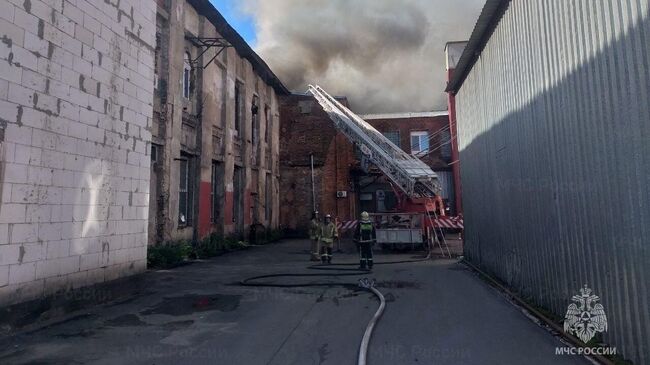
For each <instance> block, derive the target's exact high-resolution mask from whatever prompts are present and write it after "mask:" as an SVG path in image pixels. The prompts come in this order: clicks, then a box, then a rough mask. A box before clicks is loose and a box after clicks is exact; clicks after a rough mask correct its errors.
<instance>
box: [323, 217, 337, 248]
mask: <svg viewBox="0 0 650 365" xmlns="http://www.w3.org/2000/svg"><path fill="white" fill-rule="evenodd" d="M338 236H339V231H338V229H337V228H336V224H334V222H329V224H324V223H323V225H322V226H321V231H320V240H321V241H323V242H325V243H332V242H334V238H336V237H338Z"/></svg>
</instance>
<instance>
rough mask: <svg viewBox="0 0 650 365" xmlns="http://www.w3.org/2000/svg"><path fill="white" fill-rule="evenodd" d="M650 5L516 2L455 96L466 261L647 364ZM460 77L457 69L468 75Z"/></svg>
mask: <svg viewBox="0 0 650 365" xmlns="http://www.w3.org/2000/svg"><path fill="white" fill-rule="evenodd" d="M649 12H650V4H648V1H640V2H638V1H623V0H620V1H619V0H613V1H597V2H593V3H592V2H574V1H554V2H543V1H528V2H526V1H523V2H521V1H512V2H510V5H509V8H508V9H507V10H506V12H505V14H504V16H503V18H502V19H501V21H500V23H499V24H498V26H497V27H496V29H495V31H494V33H493V34H492V36H491V38H490V39H489V41H488V42H487V45H486V47H485V49H484V50H483V52H482V54H481V55H480V58H479V60H478V61H477V63H476V64H475V65H474V67H473V69H472V70H471V72H470V73H469V75H468V77H467V79H466V80H465V82H464V84H463V85H462V87H461V89H460V91H459V92H458V94H457V95H456V101H457V113H458V114H457V117H458V128H459V141H460V148H461V156H460V157H461V161H462V164H461V173H462V181H463V208H464V213H465V240H466V241H465V254H466V257H467V258H468V259H469V260H471V261H472V262H474V263H475V264H477V265H479V266H480V267H481V268H483V269H484V270H486V271H489V272H490V273H492V274H493V275H495V276H497V277H498V278H500V279H501V280H502V281H503V282H505V283H506V284H507V285H509V286H510V287H511V288H513V290H515V291H518V292H519V293H520V295H522V296H523V297H525V298H527V299H529V300H530V301H532V302H534V303H535V304H537V305H539V306H541V307H544V308H547V309H549V310H550V311H551V312H553V313H554V314H555V315H557V316H558V317H560V318H563V317H564V314H565V312H566V310H567V306H568V305H569V304H570V303H571V297H572V296H573V295H576V294H578V293H579V290H580V288H581V287H582V286H583V285H587V286H589V287H590V288H591V289H592V290H593V293H594V294H596V295H598V296H600V298H601V303H602V304H603V306H604V310H605V313H606V315H607V319H608V330H607V332H606V333H604V334H603V335H602V338H603V340H604V341H605V342H607V343H610V344H612V345H614V346H616V347H617V349H618V351H619V352H622V353H623V355H624V356H625V357H627V358H629V359H632V360H634V361H635V363H638V364H647V363H648V362H650V357H648V355H649V354H650V311H648V308H650V287H649V286H648V285H649V283H648V278H649V277H650V271H649V270H650V265H648V263H650V250H649V247H650V245H649V243H650V231H649V228H650V209H648V208H649V207H648V202H650V191H649V187H650V173H649V172H650V164H649V162H650V159H649V158H648V156H650V143H649V140H648V135H649V133H648V132H649V130H648V126H649V123H648V121H649V120H650V104H648V96H649V91H650V72H649V70H650V69H649V68H648V59H650V47H649V46H648V45H649V43H648V39H649V37H650V14H649ZM456 72H459V71H458V69H457V70H456Z"/></svg>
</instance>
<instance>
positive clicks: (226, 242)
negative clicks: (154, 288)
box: [147, 230, 283, 269]
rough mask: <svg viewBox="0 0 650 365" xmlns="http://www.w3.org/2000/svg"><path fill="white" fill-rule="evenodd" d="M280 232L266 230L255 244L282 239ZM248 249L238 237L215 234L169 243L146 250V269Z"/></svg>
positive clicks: (244, 242)
mask: <svg viewBox="0 0 650 365" xmlns="http://www.w3.org/2000/svg"><path fill="white" fill-rule="evenodd" d="M282 237H283V235H282V231H281V230H266V231H265V232H264V234H263V237H261V238H258V239H257V244H268V243H271V242H276V241H278V240H280V239H282ZM248 247H250V245H249V243H248V242H247V241H244V240H242V239H240V237H238V236H227V237H224V236H221V235H218V234H216V233H213V234H211V235H209V236H208V237H206V238H204V239H202V240H200V241H197V242H194V243H191V242H189V241H169V242H165V243H163V244H159V245H155V246H149V247H148V248H147V267H148V268H151V269H169V268H172V267H175V266H178V265H180V264H182V263H183V262H186V261H187V260H193V259H206V258H210V257H215V256H218V255H221V254H223V253H226V252H231V251H238V250H243V249H246V248H248Z"/></svg>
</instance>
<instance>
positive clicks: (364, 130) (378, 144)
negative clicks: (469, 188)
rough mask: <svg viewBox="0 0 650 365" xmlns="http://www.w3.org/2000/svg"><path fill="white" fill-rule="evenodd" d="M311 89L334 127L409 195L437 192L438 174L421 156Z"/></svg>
mask: <svg viewBox="0 0 650 365" xmlns="http://www.w3.org/2000/svg"><path fill="white" fill-rule="evenodd" d="M309 92H310V93H311V94H312V95H313V96H314V98H316V100H317V101H318V103H319V104H320V105H321V106H322V107H323V110H325V112H327V114H328V115H329V117H330V119H332V121H333V122H334V126H335V127H336V129H338V130H339V131H340V132H341V133H343V134H344V135H345V136H346V137H347V138H348V139H349V140H350V141H351V142H353V143H356V144H357V145H358V146H359V148H360V149H361V152H362V153H363V154H364V155H365V156H366V157H367V158H368V159H369V160H370V161H371V162H372V163H373V164H375V165H376V166H377V167H378V168H379V169H380V170H381V171H382V172H383V173H384V174H386V176H387V177H388V178H389V179H390V180H391V181H392V182H393V183H395V185H397V186H399V188H400V189H401V190H402V191H404V193H405V194H406V195H407V196H409V197H415V198H417V197H432V196H435V195H438V194H439V192H440V186H439V182H438V176H437V175H436V173H435V172H433V170H431V168H430V167H429V166H427V165H426V164H425V163H424V162H422V161H420V160H419V159H418V158H416V157H414V156H411V155H409V154H408V153H406V152H404V151H402V150H401V149H400V148H399V147H397V146H396V145H395V144H393V143H392V142H391V141H390V140H389V139H388V138H386V137H385V136H384V135H383V134H381V132H379V131H378V130H376V129H375V128H374V127H373V126H371V125H370V124H368V123H367V122H366V121H365V120H363V119H361V118H360V117H359V116H357V115H356V114H354V113H353V112H352V111H350V109H348V108H346V107H345V106H344V105H343V104H341V103H339V102H338V100H336V99H335V98H334V97H332V96H331V95H329V94H328V93H327V92H325V90H323V89H322V88H321V87H320V86H318V85H317V86H313V85H309Z"/></svg>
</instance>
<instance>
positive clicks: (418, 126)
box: [367, 115, 450, 170]
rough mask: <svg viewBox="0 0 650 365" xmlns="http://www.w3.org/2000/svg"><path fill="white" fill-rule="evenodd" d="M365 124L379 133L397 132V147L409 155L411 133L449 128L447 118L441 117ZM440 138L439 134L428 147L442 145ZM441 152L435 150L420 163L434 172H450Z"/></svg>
mask: <svg viewBox="0 0 650 365" xmlns="http://www.w3.org/2000/svg"><path fill="white" fill-rule="evenodd" d="M367 122H368V123H370V124H371V125H372V126H373V127H375V128H376V129H377V130H378V131H380V132H392V131H399V132H400V133H399V134H400V142H401V145H400V146H399V147H400V148H401V149H402V150H404V152H407V153H411V132H414V131H427V132H428V133H429V134H433V133H435V132H437V131H439V130H441V129H442V128H446V127H448V126H449V117H448V116H446V115H441V116H437V117H417V118H394V119H370V120H367ZM442 137H443V136H442V134H441V133H440V134H438V135H437V136H435V137H434V138H433V139H432V140H431V141H429V145H430V146H431V147H433V148H435V147H436V146H438V145H440V143H442V139H441V138H442ZM441 151H442V148H439V149H437V150H436V151H435V152H433V153H431V154H429V155H427V156H426V157H424V158H422V161H424V162H425V163H426V164H427V165H429V166H431V168H433V169H434V170H450V167H449V166H448V165H447V164H448V163H449V161H448V160H447V161H446V160H445V159H443V158H442V154H441Z"/></svg>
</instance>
